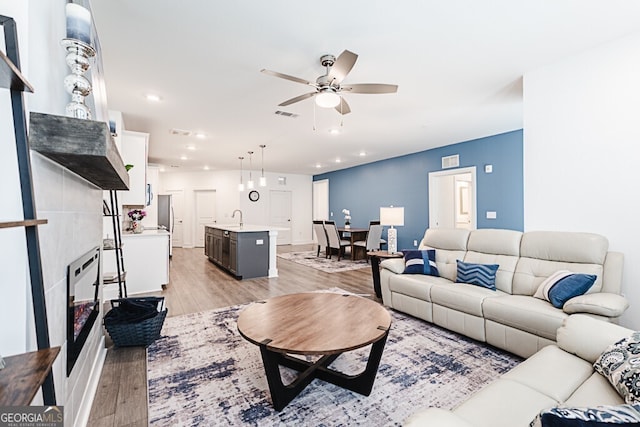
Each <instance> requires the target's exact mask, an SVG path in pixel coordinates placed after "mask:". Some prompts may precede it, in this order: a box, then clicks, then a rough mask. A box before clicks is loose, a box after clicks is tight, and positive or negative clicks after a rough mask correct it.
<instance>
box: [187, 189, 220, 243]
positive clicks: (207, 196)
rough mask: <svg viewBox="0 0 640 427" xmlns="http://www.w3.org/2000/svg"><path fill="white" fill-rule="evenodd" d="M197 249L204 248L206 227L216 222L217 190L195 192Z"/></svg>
mask: <svg viewBox="0 0 640 427" xmlns="http://www.w3.org/2000/svg"><path fill="white" fill-rule="evenodd" d="M195 203H196V206H195V209H194V213H195V219H194V221H193V223H194V224H196V231H195V233H196V239H195V240H196V247H198V248H204V226H205V225H207V224H214V223H215V222H216V190H196V191H195Z"/></svg>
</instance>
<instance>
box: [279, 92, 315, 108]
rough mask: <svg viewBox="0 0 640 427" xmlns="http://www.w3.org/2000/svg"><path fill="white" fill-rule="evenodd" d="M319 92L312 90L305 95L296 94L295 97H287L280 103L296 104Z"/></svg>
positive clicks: (284, 104)
mask: <svg viewBox="0 0 640 427" xmlns="http://www.w3.org/2000/svg"><path fill="white" fill-rule="evenodd" d="M317 93H318V92H311V93H305V94H304V95H300V96H296V97H295V98H291V99H287V100H286V101H284V102H281V103H280V104H278V106H279V107H286V106H287V105H291V104H295V103H296V102H300V101H302V100H305V99H307V98H311V97H312V96H315V95H316V94H317Z"/></svg>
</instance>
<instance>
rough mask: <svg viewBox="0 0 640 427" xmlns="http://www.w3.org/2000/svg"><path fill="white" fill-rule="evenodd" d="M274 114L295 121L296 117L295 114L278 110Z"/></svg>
mask: <svg viewBox="0 0 640 427" xmlns="http://www.w3.org/2000/svg"><path fill="white" fill-rule="evenodd" d="M275 114H276V115H277V116H284V117H291V118H292V119H295V118H296V117H298V115H297V114H294V113H289V112H288V111H280V110H278V111H276V112H275Z"/></svg>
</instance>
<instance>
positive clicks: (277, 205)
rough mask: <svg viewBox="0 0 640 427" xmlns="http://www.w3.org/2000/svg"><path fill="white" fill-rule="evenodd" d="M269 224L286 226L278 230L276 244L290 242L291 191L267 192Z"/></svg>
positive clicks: (287, 243)
mask: <svg viewBox="0 0 640 427" xmlns="http://www.w3.org/2000/svg"><path fill="white" fill-rule="evenodd" d="M269 225H273V226H275V227H282V228H286V230H278V239H277V244H278V245H290V244H291V225H292V224H291V191H280V190H271V191H270V192H269Z"/></svg>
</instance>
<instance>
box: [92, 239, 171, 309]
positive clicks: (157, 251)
mask: <svg viewBox="0 0 640 427" xmlns="http://www.w3.org/2000/svg"><path fill="white" fill-rule="evenodd" d="M122 254H123V257H124V270H125V271H126V274H127V276H126V282H127V294H128V295H129V296H133V295H136V294H141V293H146V292H157V291H162V287H163V286H164V285H167V284H169V233H168V232H167V231H164V230H145V231H144V232H142V233H141V234H131V233H122ZM114 256H115V251H104V253H103V261H104V264H103V271H104V272H105V273H104V274H107V275H109V274H110V273H112V272H114V271H116V264H115V257H114ZM117 286H118V285H117V284H115V286H114V285H106V286H105V290H104V295H105V299H113V298H117V292H118V290H117Z"/></svg>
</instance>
